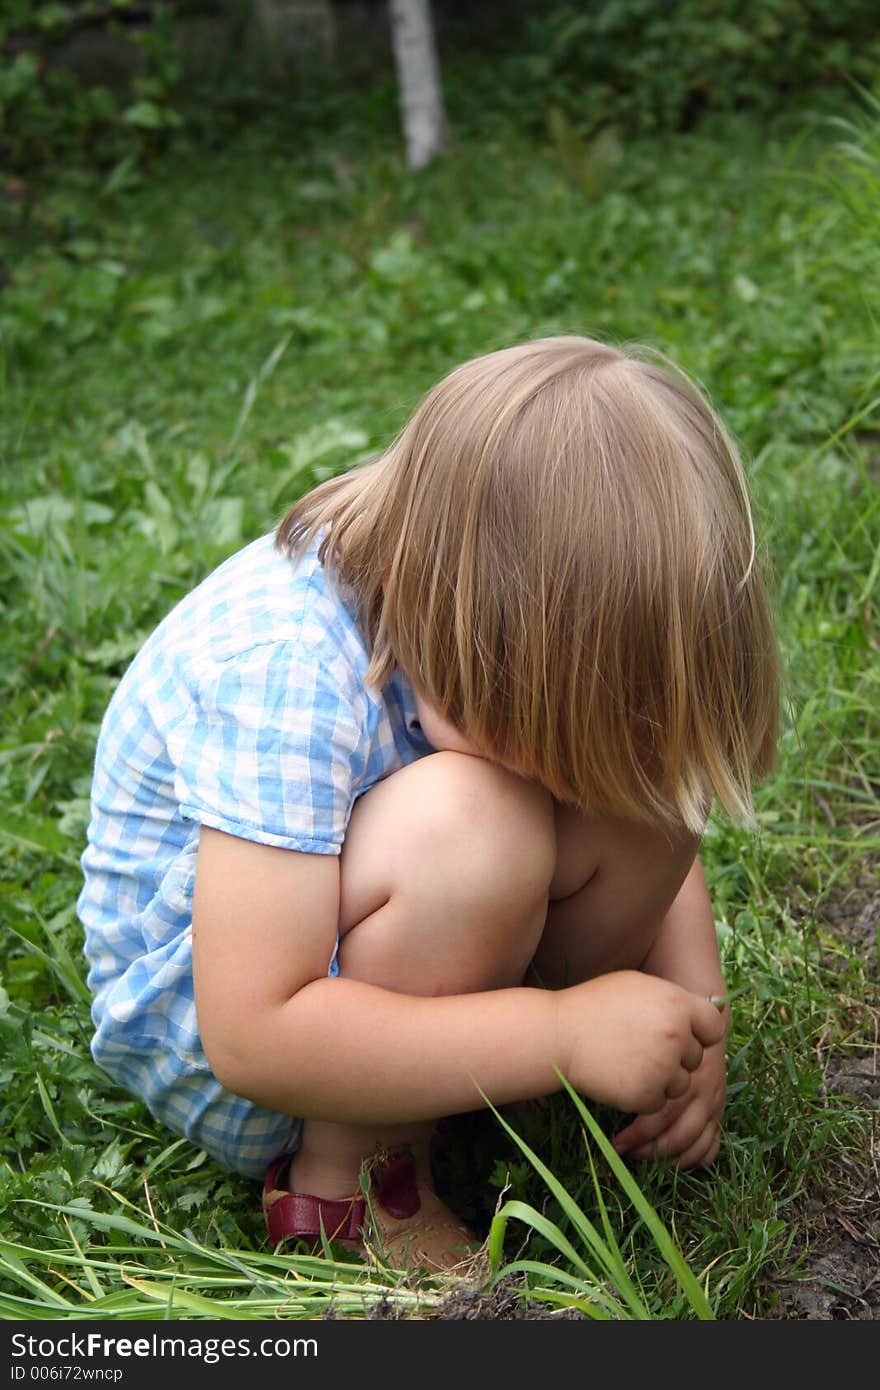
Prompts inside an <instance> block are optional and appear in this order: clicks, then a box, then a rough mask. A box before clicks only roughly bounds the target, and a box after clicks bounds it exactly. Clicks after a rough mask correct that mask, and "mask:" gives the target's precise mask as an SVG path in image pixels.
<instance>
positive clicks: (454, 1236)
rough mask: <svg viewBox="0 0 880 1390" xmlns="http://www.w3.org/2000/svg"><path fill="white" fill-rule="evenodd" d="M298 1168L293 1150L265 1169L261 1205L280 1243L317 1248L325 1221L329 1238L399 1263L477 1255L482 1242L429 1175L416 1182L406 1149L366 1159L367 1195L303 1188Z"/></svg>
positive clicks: (442, 1264)
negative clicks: (441, 1195) (430, 1181)
mask: <svg viewBox="0 0 880 1390" xmlns="http://www.w3.org/2000/svg"><path fill="white" fill-rule="evenodd" d="M293 1168H294V1164H293V1162H292V1161H291V1157H290V1156H289V1155H284V1156H282V1158H280V1159H276V1160H275V1162H274V1163H273V1164H271V1165H270V1167H269V1171H268V1173H267V1174H266V1182H265V1185H264V1189H263V1211H264V1214H265V1217H266V1224H267V1227H268V1230H269V1235H270V1238H271V1240H272V1241H273V1243H274V1244H276V1245H277V1244H278V1243H279V1241H282V1240H288V1239H303V1240H307V1241H310V1242H311V1243H312V1244H313V1246H314V1247H315V1249H316V1252H319V1251H320V1250H321V1232H322V1228H323V1232H324V1234H325V1235H326V1236H327V1238H328V1239H331V1240H334V1241H338V1242H339V1243H340V1244H343V1245H345V1246H346V1247H347V1248H348V1249H353V1250H357V1251H359V1252H360V1253H361V1254H366V1255H367V1256H368V1257H369V1258H371V1259H374V1260H382V1261H384V1262H386V1263H388V1264H389V1265H391V1266H393V1267H395V1268H398V1269H406V1270H409V1271H415V1270H417V1269H423V1270H427V1271H428V1272H430V1273H443V1272H448V1271H450V1270H453V1269H455V1268H456V1267H457V1266H459V1265H463V1264H464V1263H465V1262H466V1261H468V1260H472V1259H473V1257H474V1252H475V1250H476V1248H477V1246H478V1244H479V1242H478V1241H477V1239H476V1237H475V1236H474V1234H473V1232H472V1231H470V1230H469V1229H468V1227H467V1226H465V1225H464V1223H463V1222H461V1221H460V1220H459V1219H458V1217H457V1216H455V1214H454V1213H453V1212H451V1211H450V1210H449V1208H448V1207H447V1206H446V1205H445V1203H443V1202H442V1201H441V1200H440V1198H439V1197H438V1196H437V1194H436V1192H434V1191H433V1189H432V1188H431V1187H430V1186H429V1185H428V1184H427V1183H426V1182H424V1181H419V1178H418V1173H417V1168H416V1163H415V1159H414V1158H413V1155H412V1153H411V1151H409V1150H407V1149H397V1150H393V1151H389V1150H388V1149H378V1150H377V1151H376V1152H375V1153H374V1154H372V1155H371V1157H370V1158H369V1159H367V1161H366V1163H365V1164H364V1174H365V1179H366V1181H365V1183H364V1186H365V1188H366V1196H365V1195H364V1194H363V1193H362V1192H356V1193H353V1194H351V1195H348V1196H343V1197H325V1196H316V1195H314V1194H312V1193H308V1192H302V1191H301V1190H299V1179H298V1177H297V1175H296V1174H295V1173H294V1172H293V1171H292V1170H293ZM330 1185H331V1186H334V1184H333V1183H332V1182H331V1184H330ZM321 1186H325V1184H324V1183H322V1184H321ZM335 1186H338V1183H337V1184H335ZM291 1187H294V1188H295V1190H291Z"/></svg>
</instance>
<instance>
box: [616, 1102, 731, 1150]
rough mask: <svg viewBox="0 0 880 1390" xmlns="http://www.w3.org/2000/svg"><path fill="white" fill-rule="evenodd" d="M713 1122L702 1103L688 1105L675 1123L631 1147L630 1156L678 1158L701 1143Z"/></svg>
mask: <svg viewBox="0 0 880 1390" xmlns="http://www.w3.org/2000/svg"><path fill="white" fill-rule="evenodd" d="M711 1123H713V1121H712V1120H711V1119H707V1116H706V1111H705V1110H704V1108H703V1107H702V1106H701V1105H700V1106H688V1108H687V1109H686V1110H685V1111H684V1112H683V1113H682V1114H681V1115H679V1117H678V1119H677V1120H676V1121H675V1123H674V1124H672V1125H670V1126H669V1128H668V1129H666V1130H664V1132H663V1133H662V1134H658V1135H656V1136H655V1137H654V1138H653V1139H651V1140H650V1142H647V1143H644V1144H641V1145H639V1147H638V1148H634V1149H631V1150H630V1154H629V1156H630V1158H635V1159H638V1160H640V1161H641V1160H643V1159H644V1160H650V1159H654V1160H656V1159H660V1158H677V1157H678V1156H679V1155H685V1154H689V1152H690V1150H691V1149H692V1148H696V1147H697V1146H698V1145H699V1143H700V1141H701V1139H702V1137H703V1136H704V1135H705V1132H706V1128H707V1126H708V1125H709V1124H711Z"/></svg>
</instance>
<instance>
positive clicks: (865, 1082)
mask: <svg viewBox="0 0 880 1390" xmlns="http://www.w3.org/2000/svg"><path fill="white" fill-rule="evenodd" d="M874 868H875V869H876V866H874ZM877 885H878V875H877V873H876V872H875V871H872V870H871V867H870V866H866V868H865V872H864V874H863V875H862V877H861V880H860V883H859V885H858V886H857V888H856V889H855V890H850V891H849V892H847V893H846V894H841V895H840V896H839V897H838V898H837V899H835V900H834V901H832V902H831V903H830V904H829V906H828V909H827V911H826V913H824V914H823V918H824V922H823V925H826V924H827V928H828V932H829V936H830V937H831V938H836V939H837V940H838V941H839V942H841V943H842V944H843V945H844V946H846V947H847V948H848V949H849V950H851V951H853V952H854V953H855V954H856V956H857V957H858V959H859V961H860V962H861V964H862V966H863V967H864V973H865V978H866V980H867V981H868V983H869V986H872V985H873V984H874V983H875V982H876V981H877V980H878V979H880V965H878V927H880V887H878V886H877ZM871 996H872V997H871ZM853 1014H854V1031H853V1035H852V1037H851V1038H850V1039H849V1040H848V1042H847V1045H846V1050H845V1051H843V1050H830V1051H829V1053H828V1055H827V1056H826V1057H825V1059H824V1065H825V1074H824V1081H823V1086H824V1090H825V1092H826V1094H827V1095H828V1096H829V1097H831V1096H833V1097H837V1098H843V1099H845V1100H848V1101H851V1102H852V1105H853V1108H854V1110H855V1111H857V1112H858V1113H859V1115H862V1116H864V1128H863V1135H864V1143H863V1146H862V1148H861V1150H860V1151H858V1152H853V1153H850V1154H847V1155H846V1156H845V1157H844V1158H841V1159H839V1160H838V1161H837V1162H836V1163H835V1164H834V1166H833V1167H832V1168H830V1169H829V1170H828V1171H827V1172H825V1173H824V1174H823V1175H822V1181H821V1183H817V1185H816V1187H815V1189H814V1190H813V1191H811V1192H810V1193H809V1194H808V1195H807V1196H806V1197H805V1198H804V1199H803V1201H802V1202H801V1204H800V1207H799V1210H798V1211H797V1213H796V1216H797V1220H798V1224H799V1226H800V1230H799V1232H798V1235H797V1236H796V1238H795V1241H794V1244H793V1247H792V1255H793V1258H794V1268H793V1273H792V1276H791V1277H790V1278H786V1279H784V1280H781V1281H779V1282H778V1284H777V1286H776V1290H777V1293H778V1296H779V1306H778V1311H777V1316H779V1317H786V1318H810V1319H818V1320H822V1321H831V1320H845V1321H846V1320H853V1319H857V1320H863V1319H871V1320H878V1321H880V1123H878V1122H880V991H878V990H877V989H876V988H869V1001H868V1002H867V1003H866V1004H865V1005H864V1006H854V1009H853Z"/></svg>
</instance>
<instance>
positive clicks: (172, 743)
mask: <svg viewBox="0 0 880 1390" xmlns="http://www.w3.org/2000/svg"><path fill="white" fill-rule="evenodd" d="M350 685H351V682H350V681H346V680H345V673H344V672H340V671H338V670H334V669H333V668H332V667H328V666H327V665H326V664H325V663H324V662H322V661H321V660H320V658H319V657H318V656H317V655H315V654H312V653H310V652H309V651H308V650H307V649H306V650H304V649H303V646H302V644H300V643H297V642H274V643H267V644H265V645H262V646H258V647H256V648H254V649H252V650H250V651H248V652H246V653H244V654H241V655H238V656H235V657H234V658H232V659H230V660H226V661H224V662H220V663H216V664H213V665H211V666H210V667H209V668H208V669H206V670H202V671H200V672H199V674H198V677H197V678H194V679H193V680H192V682H191V685H190V690H189V696H190V698H189V699H188V701H187V714H186V716H185V717H184V718H183V719H182V720H181V721H180V723H179V725H178V726H177V727H176V728H175V730H174V731H173V733H172V735H171V737H170V739H169V751H170V752H171V754H172V757H173V760H174V763H175V794H176V796H177V797H178V799H179V802H180V810H181V814H182V815H183V816H184V818H186V819H190V820H194V821H198V822H199V823H200V824H202V825H207V826H211V827H213V828H214V829H216V830H225V831H227V832H228V833H229V834H232V835H238V836H240V837H241V838H243V839H247V840H256V841H258V842H259V843H261V844H267V845H276V846H280V847H282V848H286V849H299V850H305V851H311V852H317V853H323V854H334V853H335V854H338V853H339V849H340V846H341V844H342V840H343V837H344V835H345V830H346V826H347V824H348V817H349V814H350V812H351V806H352V802H353V799H354V794H355V788H356V786H357V784H358V781H359V779H360V777H361V776H362V771H363V770H362V767H361V763H362V761H363V746H364V734H363V722H364V707H363V702H362V701H359V700H358V698H357V695H356V694H352V692H351V690H350V689H348V691H346V687H350ZM359 706H360V707H359Z"/></svg>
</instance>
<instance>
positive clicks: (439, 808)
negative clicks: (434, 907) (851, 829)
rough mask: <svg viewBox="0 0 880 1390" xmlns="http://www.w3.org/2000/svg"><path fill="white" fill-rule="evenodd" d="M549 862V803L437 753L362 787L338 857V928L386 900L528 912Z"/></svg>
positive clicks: (552, 838) (541, 794)
mask: <svg viewBox="0 0 880 1390" xmlns="http://www.w3.org/2000/svg"><path fill="white" fill-rule="evenodd" d="M555 862H556V835H555V829H554V820H553V802H552V799H551V798H550V796H549V795H548V793H547V792H545V791H544V790H543V788H541V787H539V786H537V785H536V784H535V783H532V782H528V781H526V780H525V779H524V778H521V777H518V776H517V775H516V774H515V773H512V772H508V771H507V770H506V769H504V768H501V767H498V766H497V765H495V764H493V763H490V762H488V761H487V760H485V759H483V758H478V757H474V756H472V755H470V754H466V753H455V752H441V753H435V754H433V755H431V756H429V757H427V758H422V759H420V760H419V761H418V762H416V763H411V764H410V765H409V766H407V767H405V768H403V769H402V770H401V771H400V772H397V773H395V774H394V775H393V776H391V777H389V778H387V779H386V780H385V781H384V782H380V783H379V784H377V786H376V787H374V788H372V790H371V791H370V792H368V793H367V794H366V795H365V796H364V797H363V798H362V799H361V800H360V801H359V802H358V803H357V804H356V806H355V810H354V812H353V814H352V818H351V821H350V824H349V832H348V835H347V837H346V841H345V844H344V845H343V851H342V913H341V927H342V929H343V930H346V929H347V927H348V926H350V925H352V924H353V923H354V922H355V921H358V920H360V919H361V918H362V917H363V916H364V915H366V913H367V912H370V911H374V910H376V908H377V907H378V906H380V905H381V904H382V903H383V902H386V901H387V900H388V898H389V897H391V896H392V895H393V894H394V893H405V894H406V895H407V896H410V895H411V894H417V895H418V897H419V899H420V900H421V901H425V899H426V897H430V898H440V899H441V900H443V901H447V902H449V901H454V902H462V901H467V902H470V903H473V904H474V905H475V906H478V907H480V908H481V909H485V908H486V907H487V906H488V905H490V904H494V905H496V906H497V907H498V908H500V909H503V910H505V911H508V912H509V911H514V912H518V911H520V910H525V911H530V910H532V909H533V908H534V905H535V904H536V903H537V902H540V901H541V900H542V899H546V896H547V892H548V888H549V884H550V880H551V878H552V876H553V871H554V866H555Z"/></svg>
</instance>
